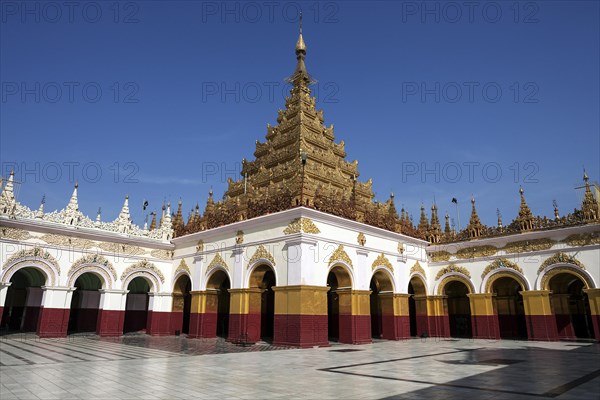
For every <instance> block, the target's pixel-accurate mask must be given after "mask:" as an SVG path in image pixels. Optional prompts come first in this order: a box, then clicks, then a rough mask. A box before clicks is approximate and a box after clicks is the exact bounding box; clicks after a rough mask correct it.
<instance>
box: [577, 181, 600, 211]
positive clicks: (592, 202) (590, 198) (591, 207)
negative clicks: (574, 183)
mask: <svg viewBox="0 0 600 400" xmlns="http://www.w3.org/2000/svg"><path fill="white" fill-rule="evenodd" d="M589 179H590V178H589V177H588V175H587V173H586V172H585V169H584V170H583V181H584V182H585V194H584V195H583V203H582V204H581V211H582V212H583V220H584V221H586V222H592V221H597V220H598V219H599V218H600V215H599V213H598V201H597V200H596V199H595V198H594V194H593V193H592V189H591V188H590V183H589Z"/></svg>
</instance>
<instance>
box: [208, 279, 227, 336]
mask: <svg viewBox="0 0 600 400" xmlns="http://www.w3.org/2000/svg"><path fill="white" fill-rule="evenodd" d="M206 288H207V289H208V290H211V289H212V290H215V291H217V306H216V312H217V322H216V325H217V326H216V330H217V332H216V335H217V336H221V337H224V338H226V337H227V334H228V332H229V303H230V295H229V289H230V288H231V282H230V281H229V277H228V276H227V274H226V273H225V272H224V271H221V270H219V271H216V272H215V273H214V274H212V275H211V277H210V279H209V280H208V284H207V285H206Z"/></svg>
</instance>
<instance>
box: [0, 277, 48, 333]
mask: <svg viewBox="0 0 600 400" xmlns="http://www.w3.org/2000/svg"><path fill="white" fill-rule="evenodd" d="M10 282H11V283H12V285H10V286H9V287H8V291H7V293H6V301H5V303H4V311H3V313H2V321H1V323H0V325H1V326H2V330H3V331H7V332H19V331H20V332H35V331H36V330H37V325H38V319H39V316H40V310H41V307H42V295H43V292H42V286H44V285H45V284H46V276H45V275H44V274H43V273H42V272H41V271H40V270H39V269H37V268H35V267H25V268H21V269H19V270H18V271H17V272H15V273H14V274H13V276H12V277H11V278H10Z"/></svg>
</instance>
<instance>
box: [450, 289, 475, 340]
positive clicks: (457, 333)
mask: <svg viewBox="0 0 600 400" xmlns="http://www.w3.org/2000/svg"><path fill="white" fill-rule="evenodd" d="M468 293H469V288H468V287H467V285H465V284H464V283H463V282H460V281H451V282H448V283H447V284H446V286H445V287H444V294H445V295H446V296H448V297H447V299H446V301H447V302H448V322H449V324H450V336H452V337H459V338H470V337H472V336H473V334H472V332H471V304H470V302H469V298H468V297H467V294H468Z"/></svg>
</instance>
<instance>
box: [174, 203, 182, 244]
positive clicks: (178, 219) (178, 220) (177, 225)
mask: <svg viewBox="0 0 600 400" xmlns="http://www.w3.org/2000/svg"><path fill="white" fill-rule="evenodd" d="M182 207H183V202H182V201H181V199H179V202H178V203H177V214H175V218H174V219H173V229H174V230H175V234H176V235H177V236H181V235H182V234H183V228H184V221H183V210H182Z"/></svg>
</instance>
